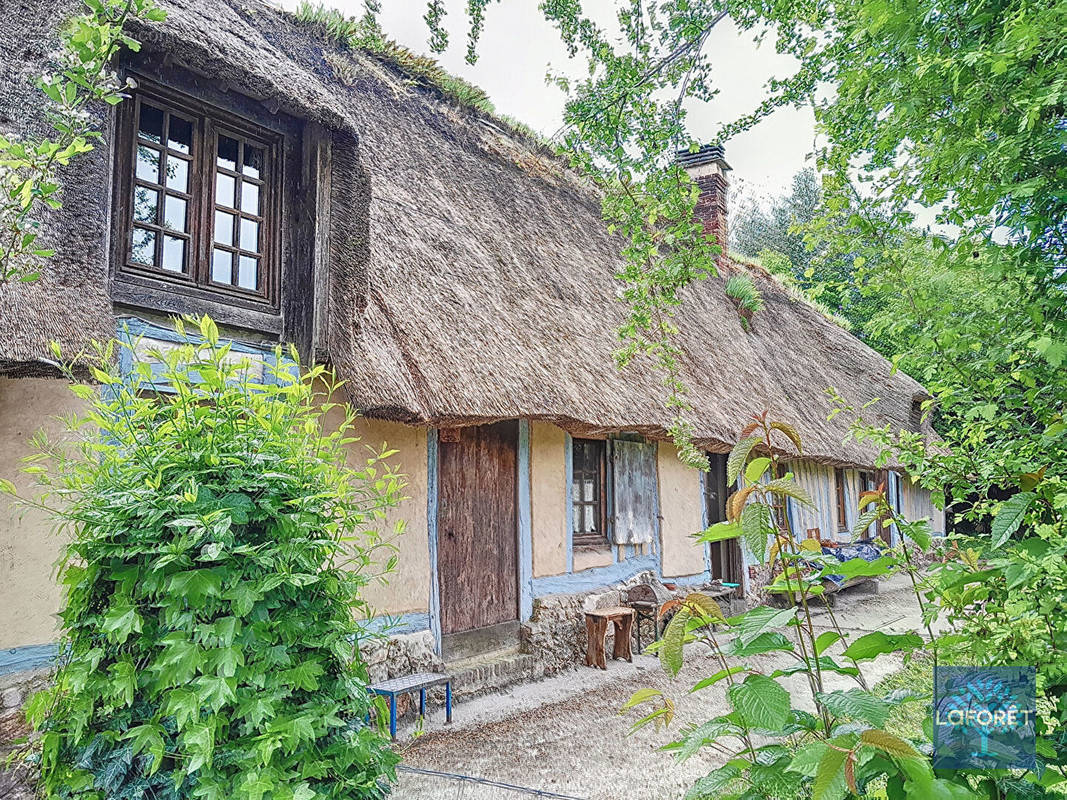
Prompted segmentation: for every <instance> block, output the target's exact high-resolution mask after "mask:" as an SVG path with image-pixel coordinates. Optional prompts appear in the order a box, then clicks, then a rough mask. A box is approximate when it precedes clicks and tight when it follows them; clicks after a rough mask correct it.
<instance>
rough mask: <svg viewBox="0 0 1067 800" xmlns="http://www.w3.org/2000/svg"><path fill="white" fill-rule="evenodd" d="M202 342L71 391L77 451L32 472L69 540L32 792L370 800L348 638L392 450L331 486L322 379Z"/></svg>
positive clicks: (340, 449)
mask: <svg viewBox="0 0 1067 800" xmlns="http://www.w3.org/2000/svg"><path fill="white" fill-rule="evenodd" d="M198 325H199V328H200V334H201V336H200V337H197V339H198V341H197V342H196V343H194V342H193V341H192V340H191V339H190V338H188V337H187V339H186V341H187V343H186V344H182V345H179V346H177V347H174V348H171V349H168V350H166V351H163V352H159V351H149V357H144V358H140V359H139V358H137V353H136V352H135V351H136V350H139V349H141V348H134V347H126V350H128V351H129V354H130V355H131V356H132V357H133V358H132V360H133V367H132V371H131V372H129V373H128V374H127V375H126V377H125V378H122V377H120V376H119V375H118V374H117V371H116V369H115V368H113V367H112V366H110V365H111V364H112V363H113V362H115V361H121V360H126V361H129V360H130V359H129V358H126V359H114V358H113V357H112V356H113V352H112V350H113V349H114V347H115V345H111V346H109V347H107V348H101V349H100V352H99V354H98V355H99V359H98V362H97V365H96V366H95V367H93V368H92V374H93V377H94V378H95V381H96V382H97V383H98V384H100V385H99V386H96V387H90V386H86V385H75V386H74V387H73V388H74V391H75V393H76V394H78V396H79V397H81V398H83V399H84V400H85V401H86V405H87V409H88V410H87V411H86V412H85V414H84V415H83V416H82V418H81V419H77V420H72V421H71V425H72V430H75V431H77V432H78V439H79V440H80V443H79V444H78V446H77V447H76V449H75V450H73V451H71V450H69V449H67V450H65V449H64V448H60V447H55V446H52V445H50V444H49V443H47V442H44V441H41V442H40V445H41V450H42V452H41V455H40V456H39V457H37V458H36V461H37V463H35V464H32V465H31V466H30V467H29V469H30V470H31V471H36V472H38V474H39V475H40V479H41V482H42V483H43V484H44V485H45V495H44V497H45V499H44V501H43V503H44V504H46V505H47V506H48V507H50V508H52V509H53V513H54V515H55V519H56V521H57V522H58V525H59V527H60V528H62V529H64V530H65V531H66V532H67V533H68V534H69V544H67V545H66V547H65V553H64V555H63V557H62V559H61V564H60V570H59V574H60V579H61V581H62V583H63V585H64V586H65V603H64V607H63V610H62V612H61V614H60V618H61V620H62V626H63V640H62V646H61V655H60V659H59V665H58V670H57V672H56V675H55V681H54V685H53V686H52V687H51V688H49V689H47V690H46V691H44V692H42V693H40V694H38V695H37V696H35V697H34V698H33V699H32V700H31V702H30V704H29V706H28V712H27V715H28V717H29V718H30V720H31V722H32V723H33V724H34V725H35V726H36V727H37V728H38V729H39V730H40V731H41V734H42V735H41V737H40V750H39V756H38V757H39V759H40V768H41V779H40V786H41V790H42V793H43V794H45V795H46V796H48V797H56V798H86V799H88V798H93V800H105V799H106V800H134V798H151V799H152V800H172V799H174V800H176V799H177V798H203V799H204V800H316V799H319V798H321V800H327V798H337V799H338V800H340V798H345V800H350V799H351V798H367V797H379V796H382V795H383V794H384V793H385V789H384V788H383V782H384V781H387V780H391V779H392V778H393V777H394V765H395V762H396V757H395V756H394V755H393V753H392V752H391V751H390V750H389V749H388V745H387V742H386V741H385V740H384V739H383V738H382V737H381V735H380V732H379V731H378V729H377V728H376V727H373V726H371V725H370V724H369V723H368V722H367V721H366V720H367V718H368V711H369V701H368V696H367V693H366V691H365V681H366V674H365V670H364V668H363V665H362V663H361V662H360V659H359V653H358V650H357V649H356V647H355V643H356V641H357V633H358V629H357V623H356V621H355V619H356V617H357V616H362V614H361V613H360V612H365V611H366V608H365V604H364V602H363V601H362V600H361V599H360V590H361V587H363V586H364V585H365V584H366V583H367V582H368V581H369V580H371V579H372V578H374V577H376V575H375V574H373V573H374V572H375V569H376V567H375V565H376V564H378V563H379V562H380V561H381V559H380V555H381V554H380V553H378V552H376V551H378V550H379V549H380V548H382V547H388V546H389V543H388V540H387V538H386V537H384V536H383V535H382V534H380V533H379V532H378V530H377V527H378V526H379V524H380V523H381V522H382V520H383V518H384V515H385V511H386V509H388V508H389V507H391V506H394V505H395V504H396V503H397V502H398V500H399V499H400V492H401V490H402V487H403V480H402V478H401V477H400V476H399V475H398V474H396V473H395V472H394V471H393V470H392V469H391V468H390V467H389V466H388V465H386V464H385V463H384V462H383V461H382V459H384V458H387V457H388V456H389V455H391V453H389V452H386V451H380V452H372V453H371V455H370V457H369V459H368V461H367V463H366V465H365V466H364V467H363V468H362V469H360V470H358V471H357V470H354V469H352V468H350V467H347V466H345V449H346V447H347V445H349V444H350V443H351V442H353V441H355V438H354V437H353V434H352V430H351V427H352V421H353V415H352V413H351V412H349V413H348V414H347V415H346V418H345V421H344V423H343V424H342V425H340V426H339V427H334V428H333V429H332V430H330V429H327V428H326V427H325V414H326V412H327V411H329V410H330V409H331V408H332V407H333V406H331V404H330V403H329V402H328V398H329V396H330V394H331V392H332V389H333V388H334V387H333V386H332V379H331V378H330V377H329V376H328V374H326V373H325V371H324V370H323V368H322V367H314V368H310V369H306V370H304V371H300V370H298V369H297V368H296V367H295V364H294V362H293V361H286V359H283V358H281V353H280V352H278V353H277V354H276V355H277V361H278V363H279V364H280V365H281V366H277V367H271V366H269V365H268V366H267V367H265V368H264V367H262V366H261V365H260V364H257V363H253V362H251V361H249V360H248V358H247V357H241V356H240V355H239V354H237V353H234V352H232V351H231V349H230V347H229V345H228V344H226V343H220V341H219V338H218V331H217V329H216V327H215V325H214V324H213V323H212V322H211V320H209V319H207V318H204V319H203V320H200V321H198ZM179 330H180V331H181V332H182V334H183V336H184V328H183V327H182V326H181V325H179ZM120 346H121V345H120ZM153 362H154V363H153ZM261 373H265V375H264V374H261Z"/></svg>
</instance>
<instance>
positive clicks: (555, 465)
mask: <svg viewBox="0 0 1067 800" xmlns="http://www.w3.org/2000/svg"><path fill="white" fill-rule="evenodd" d="M566 459H567V434H566V433H564V431H563V429H562V428H557V427H556V426H555V425H551V424H549V423H547V422H531V423H530V502H531V506H532V508H531V512H532V514H531V523H532V526H531V530H532V535H533V576H534V577H535V578H540V577H543V576H545V575H560V574H562V573H564V572H566V571H567V474H566V468H565V463H566Z"/></svg>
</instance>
